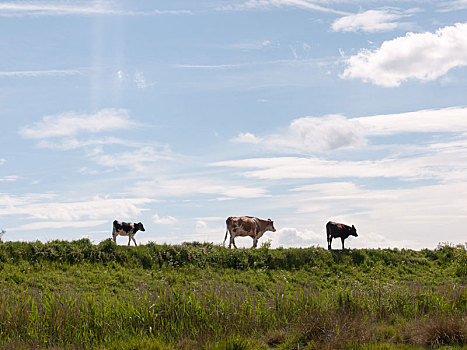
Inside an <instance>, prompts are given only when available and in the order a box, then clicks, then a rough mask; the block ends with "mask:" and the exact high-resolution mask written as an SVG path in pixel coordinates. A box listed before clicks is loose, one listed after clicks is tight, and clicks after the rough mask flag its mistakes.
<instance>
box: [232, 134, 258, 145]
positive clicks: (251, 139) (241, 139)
mask: <svg viewBox="0 0 467 350" xmlns="http://www.w3.org/2000/svg"><path fill="white" fill-rule="evenodd" d="M231 141H232V142H236V143H253V144H258V143H260V142H261V139H260V138H258V137H256V136H255V135H253V134H252V133H250V132H246V133H240V134H239V135H238V136H237V137H234V138H233V139H232V140H231Z"/></svg>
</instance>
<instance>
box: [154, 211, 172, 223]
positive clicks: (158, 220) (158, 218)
mask: <svg viewBox="0 0 467 350" xmlns="http://www.w3.org/2000/svg"><path fill="white" fill-rule="evenodd" d="M152 220H153V221H154V223H155V224H159V225H174V224H176V223H178V220H177V219H176V218H174V217H173V216H170V215H168V216H159V215H158V214H157V213H156V214H154V216H153V217H152Z"/></svg>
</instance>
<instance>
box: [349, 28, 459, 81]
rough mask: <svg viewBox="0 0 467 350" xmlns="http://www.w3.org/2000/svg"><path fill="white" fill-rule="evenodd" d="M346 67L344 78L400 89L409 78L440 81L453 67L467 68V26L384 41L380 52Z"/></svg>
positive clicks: (358, 58) (352, 60)
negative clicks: (438, 79) (398, 87)
mask: <svg viewBox="0 0 467 350" xmlns="http://www.w3.org/2000/svg"><path fill="white" fill-rule="evenodd" d="M346 64H347V68H346V69H345V70H344V72H343V73H342V75H341V78H344V79H362V80H363V81H364V82H372V83H373V84H375V85H380V86H385V87H396V86H399V85H400V84H401V83H403V82H405V81H407V80H408V79H418V80H422V81H428V80H434V79H437V78H439V77H441V76H443V75H445V74H446V73H447V72H448V71H449V70H451V69H453V68H456V67H464V66H467V23H457V24H456V25H454V26H447V27H444V28H441V29H438V30H437V31H436V32H434V33H430V32H426V33H407V34H406V35H405V36H404V37H399V38H395V39H393V40H389V41H385V42H383V44H382V45H381V47H380V48H379V49H376V50H373V51H371V50H366V49H364V50H361V51H360V52H359V53H358V54H357V55H355V56H351V57H349V58H348V59H347V61H346Z"/></svg>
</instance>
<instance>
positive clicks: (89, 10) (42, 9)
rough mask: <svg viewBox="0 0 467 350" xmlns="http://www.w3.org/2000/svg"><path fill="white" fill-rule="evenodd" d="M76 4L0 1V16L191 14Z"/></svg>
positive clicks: (108, 4)
mask: <svg viewBox="0 0 467 350" xmlns="http://www.w3.org/2000/svg"><path fill="white" fill-rule="evenodd" d="M75 3H77V5H69V4H67V3H64V2H54V1H24V2H3V3H0V17H10V16H14V17H20V16H94V15H115V16H152V15H180V14H191V11H189V10H150V11H133V10H125V9H122V8H116V7H114V6H112V5H113V3H112V2H109V1H97V2H96V1H85V2H83V1H81V2H75Z"/></svg>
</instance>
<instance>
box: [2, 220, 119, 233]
mask: <svg viewBox="0 0 467 350" xmlns="http://www.w3.org/2000/svg"><path fill="white" fill-rule="evenodd" d="M106 223H108V221H107V220H86V221H37V222H31V223H29V224H24V225H20V226H18V227H14V228H12V229H9V231H34V230H43V229H58V228H65V227H67V228H82V227H96V226H100V225H103V224H106ZM109 231H110V229H109Z"/></svg>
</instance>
